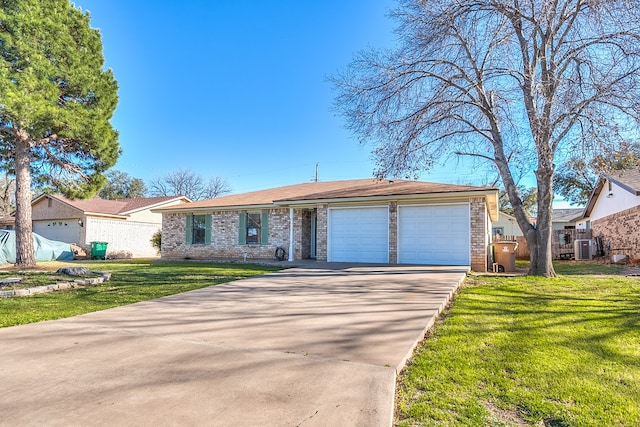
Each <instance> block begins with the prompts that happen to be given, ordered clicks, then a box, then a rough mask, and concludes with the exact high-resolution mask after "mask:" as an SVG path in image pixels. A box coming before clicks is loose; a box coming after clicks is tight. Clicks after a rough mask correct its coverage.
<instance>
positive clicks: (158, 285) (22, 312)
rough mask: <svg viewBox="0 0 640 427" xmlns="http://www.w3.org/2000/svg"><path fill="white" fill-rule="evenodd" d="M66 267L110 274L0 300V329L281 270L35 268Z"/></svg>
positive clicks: (157, 264) (0, 273)
mask: <svg viewBox="0 0 640 427" xmlns="http://www.w3.org/2000/svg"><path fill="white" fill-rule="evenodd" d="M66 266H76V267H80V266H84V267H88V268H89V269H90V270H94V271H107V272H110V273H112V276H111V280H110V281H109V282H105V283H103V284H102V285H99V286H95V287H86V288H77V289H70V290H64V291H56V292H52V293H47V294H39V295H33V296H29V297H20V298H6V299H0V327H7V326H15V325H21V324H26V323H33V322H39V321H43V320H54V319H61V318H65V317H71V316H77V315H79V314H85V313H91V312H94V311H100V310H106V309H108V308H113V307H118V306H122V305H127V304H133V303H136V302H140V301H146V300H151V299H155V298H160V297H164V296H168V295H173V294H178V293H182V292H187V291H191V290H194V289H199V288H204V287H207V286H213V285H218V284H221V283H226V282H230V281H233V280H239V279H245V278H247V277H252V276H259V275H262V274H266V273H269V272H272V271H277V270H280V268H278V267H274V266H265V265H256V264H240V263H238V264H233V263H227V264H224V263H209V262H187V261H179V262H167V261H155V260H154V261H151V260H115V261H104V262H95V261H90V262H82V261H79V262H73V263H70V262H69V263H61V262H51V263H39V265H38V267H39V269H46V270H52V271H55V270H56V269H57V268H59V267H66ZM19 275H20V274H19V273H17V272H16V271H14V270H11V269H3V270H0V278H4V277H15V276H19Z"/></svg>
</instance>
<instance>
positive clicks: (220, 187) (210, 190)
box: [202, 176, 231, 199]
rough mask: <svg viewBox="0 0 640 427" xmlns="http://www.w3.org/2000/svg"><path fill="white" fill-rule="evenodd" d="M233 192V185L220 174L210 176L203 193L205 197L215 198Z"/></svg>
mask: <svg viewBox="0 0 640 427" xmlns="http://www.w3.org/2000/svg"><path fill="white" fill-rule="evenodd" d="M230 192H231V186H230V185H229V183H228V182H227V180H226V179H224V178H221V177H219V176H215V177H213V178H209V181H207V183H206V185H205V187H204V192H203V194H202V196H203V197H202V198H203V199H215V198H216V197H220V196H223V195H225V194H228V193H230Z"/></svg>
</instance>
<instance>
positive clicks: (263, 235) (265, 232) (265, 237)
mask: <svg viewBox="0 0 640 427" xmlns="http://www.w3.org/2000/svg"><path fill="white" fill-rule="evenodd" d="M260 243H261V244H263V245H266V244H268V243H269V211H262V218H261V221H260Z"/></svg>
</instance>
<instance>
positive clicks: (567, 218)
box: [552, 208, 584, 222]
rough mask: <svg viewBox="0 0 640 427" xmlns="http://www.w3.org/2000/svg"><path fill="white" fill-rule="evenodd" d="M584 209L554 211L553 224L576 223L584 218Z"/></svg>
mask: <svg viewBox="0 0 640 427" xmlns="http://www.w3.org/2000/svg"><path fill="white" fill-rule="evenodd" d="M583 212H584V208H566V209H554V210H553V214H552V215H553V216H552V218H553V222H574V221H576V220H577V219H578V218H581V217H582V213H583Z"/></svg>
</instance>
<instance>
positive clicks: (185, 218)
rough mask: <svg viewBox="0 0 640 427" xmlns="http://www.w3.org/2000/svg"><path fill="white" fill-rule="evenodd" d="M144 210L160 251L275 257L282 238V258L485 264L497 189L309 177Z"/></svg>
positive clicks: (177, 255)
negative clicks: (154, 220)
mask: <svg viewBox="0 0 640 427" xmlns="http://www.w3.org/2000/svg"><path fill="white" fill-rule="evenodd" d="M153 211H154V212H158V213H162V218H163V219H162V254H161V256H162V258H163V259H185V258H188V259H245V258H246V259H248V260H262V259H274V257H275V255H276V250H278V248H282V249H284V252H285V254H286V258H287V259H288V260H290V261H293V260H297V259H307V258H312V259H317V260H320V261H329V262H368V263H391V264H431V265H464V266H471V267H472V268H473V269H474V270H476V271H486V269H487V262H488V256H489V250H488V247H489V242H490V238H491V221H494V220H497V217H498V190H497V189H495V188H489V187H476V186H468V185H449V184H439V183H430V182H418V181H404V180H394V181H390V180H374V179H361V180H349V181H333V182H309V183H304V184H298V185H291V186H286V187H279V188H273V189H268V190H261V191H254V192H250V193H244V194H236V195H230V196H225V197H220V198H216V199H211V200H204V201H198V202H192V203H185V204H181V205H176V206H169V207H163V208H157V209H154V210H153ZM282 249H279V251H280V252H279V253H280V254H282Z"/></svg>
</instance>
